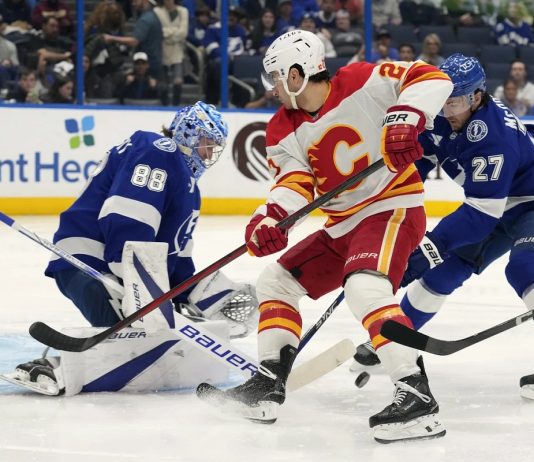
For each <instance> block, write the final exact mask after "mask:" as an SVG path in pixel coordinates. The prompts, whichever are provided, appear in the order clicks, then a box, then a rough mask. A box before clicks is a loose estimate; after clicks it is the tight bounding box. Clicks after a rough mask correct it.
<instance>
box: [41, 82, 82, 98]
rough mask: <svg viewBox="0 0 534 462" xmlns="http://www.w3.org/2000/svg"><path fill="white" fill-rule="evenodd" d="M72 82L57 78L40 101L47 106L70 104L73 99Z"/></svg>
mask: <svg viewBox="0 0 534 462" xmlns="http://www.w3.org/2000/svg"><path fill="white" fill-rule="evenodd" d="M73 90H74V82H73V81H72V80H71V79H70V78H69V77H61V76H57V77H56V78H55V80H54V82H53V83H52V86H51V87H50V89H49V90H48V93H46V94H44V95H43V96H42V97H41V99H42V101H43V103H47V104H72V103H73V102H74V98H73V95H72V92H73Z"/></svg>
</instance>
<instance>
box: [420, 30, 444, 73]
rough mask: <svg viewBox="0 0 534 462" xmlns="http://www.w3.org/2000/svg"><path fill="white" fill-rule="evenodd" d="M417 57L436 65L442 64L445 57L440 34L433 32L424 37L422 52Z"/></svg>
mask: <svg viewBox="0 0 534 462" xmlns="http://www.w3.org/2000/svg"><path fill="white" fill-rule="evenodd" d="M417 59H420V60H422V61H424V62H426V63H428V64H432V65H433V66H436V67H439V66H441V63H443V61H445V58H444V57H443V56H441V40H440V38H439V36H438V34H434V33H431V34H428V35H427V36H426V37H425V38H424V39H423V46H422V49H421V54H420V55H419V56H418V57H417Z"/></svg>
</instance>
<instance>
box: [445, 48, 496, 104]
mask: <svg viewBox="0 0 534 462" xmlns="http://www.w3.org/2000/svg"><path fill="white" fill-rule="evenodd" d="M439 68H440V69H441V70H442V71H443V72H445V74H447V75H448V76H449V77H450V78H451V81H452V83H453V85H454V88H453V90H452V93H451V95H450V97H455V96H469V95H474V94H475V92H476V91H477V90H481V91H486V73H485V72H484V69H483V68H482V65H481V64H480V62H479V61H478V59H476V58H472V57H470V56H464V55H463V54H461V53H454V54H453V55H451V56H449V57H448V58H447V59H446V60H445V61H444V62H443V63H442V64H441V66H440V67H439ZM471 98H472V96H470V99H471Z"/></svg>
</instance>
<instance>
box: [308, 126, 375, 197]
mask: <svg viewBox="0 0 534 462" xmlns="http://www.w3.org/2000/svg"><path fill="white" fill-rule="evenodd" d="M362 142H363V139H362V137H361V135H360V134H359V133H358V131H357V130H356V129H354V128H353V127H350V126H348V125H335V126H333V127H331V128H329V130H328V131H327V132H326V133H325V134H324V135H323V137H322V138H321V139H320V140H319V141H317V142H315V143H313V145H312V146H311V147H310V148H309V149H308V159H309V160H310V165H311V167H312V169H313V173H314V175H315V177H316V179H317V191H318V192H319V194H324V193H326V192H328V191H330V190H331V189H333V188H335V187H336V186H337V185H339V184H340V183H342V182H343V181H345V180H346V179H347V178H348V177H350V176H353V175H354V174H355V173H357V172H360V171H362V170H363V169H364V168H366V167H368V166H369V154H368V153H367V152H361V151H362V150H361V148H359V147H358V146H359V145H360V144H361V143H362ZM360 184H361V181H360V182H358V183H356V184H355V185H354V186H353V187H352V188H350V189H349V190H354V189H356V188H357V187H358V186H359V185H360Z"/></svg>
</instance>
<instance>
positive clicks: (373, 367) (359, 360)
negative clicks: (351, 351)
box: [349, 340, 382, 386]
mask: <svg viewBox="0 0 534 462" xmlns="http://www.w3.org/2000/svg"><path fill="white" fill-rule="evenodd" d="M353 358H354V361H353V362H352V364H351V365H350V368H349V370H350V371H351V372H354V373H356V374H359V376H358V377H360V376H362V374H363V372H367V373H368V374H376V373H377V372H379V371H380V370H381V369H382V368H381V363H380V359H379V358H378V355H377V354H376V351H375V349H374V348H373V345H372V343H371V340H368V341H367V342H365V343H362V344H361V345H358V347H357V348H356V354H355V355H354V356H353ZM365 383H367V382H365ZM362 386H363V385H362Z"/></svg>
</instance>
